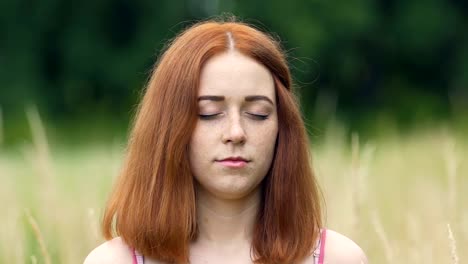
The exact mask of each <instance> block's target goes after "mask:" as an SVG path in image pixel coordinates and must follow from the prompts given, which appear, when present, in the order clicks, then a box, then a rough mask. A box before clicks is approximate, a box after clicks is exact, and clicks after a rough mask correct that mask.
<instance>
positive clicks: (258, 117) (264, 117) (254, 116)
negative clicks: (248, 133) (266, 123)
mask: <svg viewBox="0 0 468 264" xmlns="http://www.w3.org/2000/svg"><path fill="white" fill-rule="evenodd" d="M246 113H247V114H248V115H250V116H251V117H253V118H255V119H258V120H265V119H267V118H268V115H259V114H253V113H248V112H246Z"/></svg>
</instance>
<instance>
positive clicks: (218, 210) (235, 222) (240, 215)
mask: <svg viewBox="0 0 468 264" xmlns="http://www.w3.org/2000/svg"><path fill="white" fill-rule="evenodd" d="M260 195H261V189H260V188H257V189H256V190H254V191H253V192H252V193H251V194H249V195H248V196H246V197H243V198H242V199H221V198H218V197H215V196H213V195H211V194H209V193H207V192H206V191H202V190H200V189H198V190H197V221H198V228H199V234H198V239H197V242H199V243H208V244H212V245H234V244H238V243H241V244H244V243H246V242H247V244H248V245H250V242H251V239H252V234H253V227H254V224H255V220H256V217H257V213H258V210H259V206H260V198H261V197H260Z"/></svg>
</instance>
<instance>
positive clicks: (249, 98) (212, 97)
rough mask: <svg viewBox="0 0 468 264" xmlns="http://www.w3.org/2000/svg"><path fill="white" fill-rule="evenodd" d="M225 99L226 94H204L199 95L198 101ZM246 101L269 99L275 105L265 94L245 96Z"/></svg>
mask: <svg viewBox="0 0 468 264" xmlns="http://www.w3.org/2000/svg"><path fill="white" fill-rule="evenodd" d="M224 99H225V97H224V96H218V95H203V96H200V97H198V101H203V100H209V101H215V102H220V101H224ZM245 101H246V102H253V101H267V102H268V103H270V104H271V105H275V104H274V103H273V101H272V100H271V99H270V98H268V97H267V96H264V95H248V96H246V97H245Z"/></svg>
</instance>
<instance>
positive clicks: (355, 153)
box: [351, 133, 361, 232]
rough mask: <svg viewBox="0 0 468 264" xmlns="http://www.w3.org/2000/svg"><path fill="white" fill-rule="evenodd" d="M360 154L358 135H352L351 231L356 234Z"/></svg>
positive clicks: (359, 205)
mask: <svg viewBox="0 0 468 264" xmlns="http://www.w3.org/2000/svg"><path fill="white" fill-rule="evenodd" d="M359 163H360V153H359V135H358V134H357V133H353V134H352V136H351V178H352V182H351V192H352V193H351V198H352V218H351V219H352V230H354V231H355V232H357V230H358V228H359V215H360V213H361V199H360V197H359V193H360V190H359V189H360V188H359V187H360V180H361V179H360V175H359V167H360V164H359Z"/></svg>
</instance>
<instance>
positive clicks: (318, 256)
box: [130, 229, 327, 264]
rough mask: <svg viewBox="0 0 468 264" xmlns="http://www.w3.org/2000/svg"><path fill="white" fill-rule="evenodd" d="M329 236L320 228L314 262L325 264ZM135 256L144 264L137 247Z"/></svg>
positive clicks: (139, 262) (133, 254)
mask: <svg viewBox="0 0 468 264" xmlns="http://www.w3.org/2000/svg"><path fill="white" fill-rule="evenodd" d="M326 238H327V230H326V229H321V230H320V237H319V240H318V243H317V246H316V247H315V249H314V252H313V255H314V264H323V260H324V258H325V241H326ZM130 250H131V252H132V257H133V264H144V263H145V258H144V256H143V255H142V254H140V253H139V252H138V251H137V250H136V249H133V248H131V249H130Z"/></svg>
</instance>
